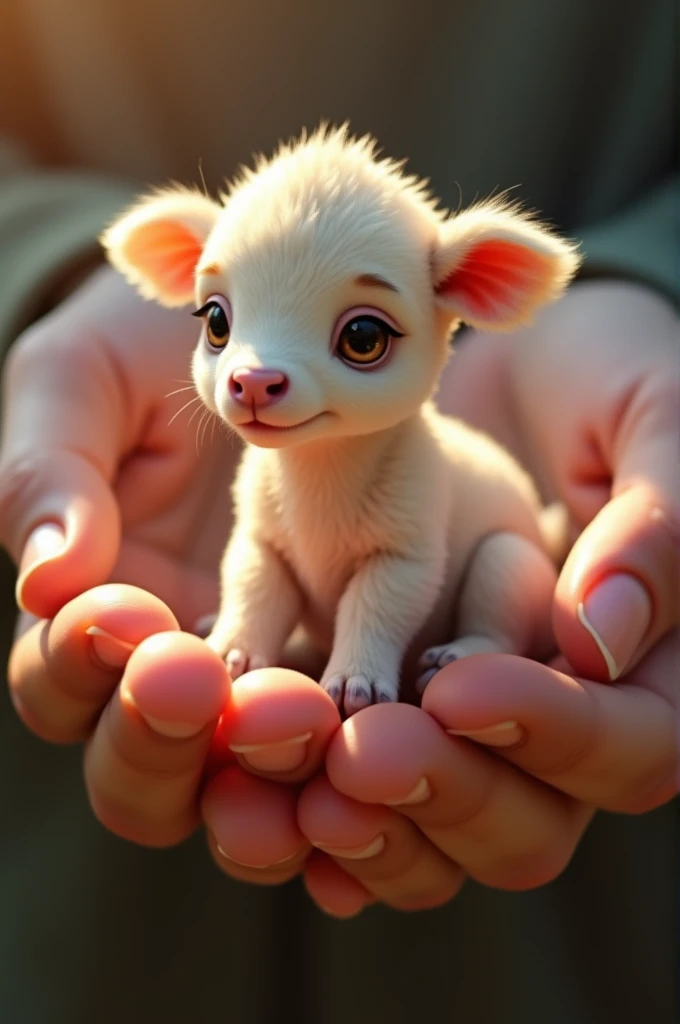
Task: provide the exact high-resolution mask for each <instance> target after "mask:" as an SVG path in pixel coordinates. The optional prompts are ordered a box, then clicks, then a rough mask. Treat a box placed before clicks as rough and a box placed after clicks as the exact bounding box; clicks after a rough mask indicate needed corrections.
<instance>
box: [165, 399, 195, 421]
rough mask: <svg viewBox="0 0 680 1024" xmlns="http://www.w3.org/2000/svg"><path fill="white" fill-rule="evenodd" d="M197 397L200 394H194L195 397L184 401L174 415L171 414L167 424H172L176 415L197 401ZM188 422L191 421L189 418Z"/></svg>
mask: <svg viewBox="0 0 680 1024" xmlns="http://www.w3.org/2000/svg"><path fill="white" fill-rule="evenodd" d="M199 399H200V395H196V396H195V398H191V399H190V400H189V401H188V402H186V403H185V404H184V405H183V406H182V408H181V409H178V410H177V412H176V413H175V414H174V416H172V417H171V418H170V421H169V423H168V426H171V425H172V424H173V423H174V422H175V420H176V419H177V417H178V416H179V414H180V413H181V412H184V410H185V409H188V408H189V406H190V405H193V404H194V402H198V401H199ZM189 423H191V420H189Z"/></svg>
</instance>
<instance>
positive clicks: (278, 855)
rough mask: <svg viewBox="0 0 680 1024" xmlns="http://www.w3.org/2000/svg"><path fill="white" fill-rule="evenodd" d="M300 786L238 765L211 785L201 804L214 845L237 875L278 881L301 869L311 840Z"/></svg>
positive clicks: (217, 855) (224, 867) (223, 862)
mask: <svg viewBox="0 0 680 1024" xmlns="http://www.w3.org/2000/svg"><path fill="white" fill-rule="evenodd" d="M296 805H297V790H296V789H295V788H294V787H292V786H282V785H280V784H278V783H275V782H270V781H268V780H267V779H260V778H256V777H255V776H254V775H251V774H249V773H248V772H246V771H244V770H243V769H242V768H240V767H239V766H238V765H233V766H231V767H229V768H225V769H223V770H222V771H221V772H220V773H219V774H218V775H216V776H215V777H214V778H213V779H211V780H210V782H209V783H208V785H207V786H206V789H205V792H204V794H203V798H202V801H201V808H202V813H203V819H204V821H205V824H206V828H207V832H208V845H209V848H210V852H211V853H212V855H213V857H214V859H215V862H216V863H217V865H218V867H219V868H220V869H221V870H222V871H224V872H226V874H228V875H230V876H231V877H232V878H236V879H239V880H240V881H244V882H255V883H257V884H260V885H278V884H279V883H281V882H286V881H288V879H290V878H293V877H294V876H295V875H297V874H298V873H299V872H300V869H301V867H302V865H303V863H304V860H305V858H306V857H307V855H308V853H309V849H310V847H309V843H308V842H307V840H306V839H305V837H304V836H303V834H302V832H301V831H300V829H299V827H298V824H297V818H296Z"/></svg>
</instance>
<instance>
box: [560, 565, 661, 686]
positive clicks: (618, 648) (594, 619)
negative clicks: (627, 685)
mask: <svg viewBox="0 0 680 1024" xmlns="http://www.w3.org/2000/svg"><path fill="white" fill-rule="evenodd" d="M576 614H577V615H578V618H579V621H580V623H581V624H582V625H583V626H585V628H586V629H587V630H588V632H589V633H590V635H591V636H592V638H593V640H594V641H595V643H596V644H597V646H598V647H599V649H600V653H601V655H602V657H603V658H604V660H605V664H606V666H607V671H608V673H609V678H610V680H611V681H612V682H613V680H614V679H617V678H618V677H619V676H620V675H621V673H622V672H623V671H624V669H625V668H626V666H627V665H628V662H629V661H630V660H631V658H632V657H633V655H634V654H635V651H636V650H637V648H638V647H639V645H640V643H641V642H642V639H643V637H644V635H645V633H646V632H647V628H648V627H649V623H650V621H651V618H652V605H651V602H650V600H649V595H648V594H647V591H646V590H645V588H644V587H643V586H642V584H641V583H639V582H638V580H636V579H635V578H634V577H633V576H628V575H626V574H624V573H614V574H613V575H611V576H607V577H606V578H605V579H604V580H603V581H602V582H601V583H598V585H597V586H596V587H595V588H594V589H593V590H591V591H590V593H589V594H588V595H587V596H586V599H585V601H582V602H581V603H580V604H579V605H578V606H577V608H576Z"/></svg>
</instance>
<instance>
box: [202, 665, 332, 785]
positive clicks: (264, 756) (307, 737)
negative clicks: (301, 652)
mask: <svg viewBox="0 0 680 1024" xmlns="http://www.w3.org/2000/svg"><path fill="white" fill-rule="evenodd" d="M339 726H340V716H339V714H338V710H337V708H336V706H335V704H334V703H333V701H332V700H331V698H330V697H329V696H328V694H326V693H325V692H324V691H323V690H322V689H321V687H320V686H319V685H318V683H315V682H314V680H312V679H309V678H308V677H307V676H303V675H301V674H300V673H299V672H293V671H292V670H290V669H257V670H256V671H254V672H249V673H247V674H246V675H244V676H241V677H239V678H238V679H236V680H234V682H233V684H232V690H231V701H230V704H229V707H228V708H227V709H226V711H225V714H224V715H223V717H222V720H221V722H220V727H219V732H218V736H217V737H216V742H217V745H218V747H219V748H221V749H222V750H229V751H231V752H232V754H235V755H236V756H237V758H238V761H239V762H240V763H241V765H242V766H243V767H244V768H246V769H247V770H248V771H249V772H252V773H254V774H257V775H262V776H263V777H271V778H274V779H276V780H277V781H284V782H300V781H302V780H304V779H307V778H309V777H310V776H311V775H313V774H314V773H315V772H316V771H318V769H319V766H320V765H321V763H322V761H323V757H324V755H325V752H326V748H327V746H328V743H329V742H330V739H331V737H332V735H333V733H334V732H335V731H336V729H338V728H339Z"/></svg>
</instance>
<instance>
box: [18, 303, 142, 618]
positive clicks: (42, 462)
mask: <svg viewBox="0 0 680 1024" xmlns="http://www.w3.org/2000/svg"><path fill="white" fill-rule="evenodd" d="M64 308H65V307H64ZM67 313H68V316H67V315H66V314H67ZM91 334H92V332H88V331H86V330H84V329H83V328H82V326H79V324H78V322H77V319H75V318H74V314H72V313H70V312H69V311H68V310H66V312H65V313H64V314H57V313H55V314H53V315H52V316H51V317H46V318H45V319H44V320H43V321H41V322H40V323H39V324H36V325H35V326H34V327H33V328H31V329H30V330H29V331H27V332H26V333H25V334H24V335H23V337H22V338H20V339H19V340H18V341H17V342H15V344H14V346H13V347H12V350H11V351H10V353H9V355H8V357H7V360H6V362H5V366H4V368H3V379H2V384H3V396H2V413H3V422H2V444H1V447H0V545H2V546H4V547H5V548H6V549H7V550H8V551H9V553H10V555H11V557H12V558H13V560H14V561H15V562H16V563H17V564H18V565H19V579H18V582H17V601H18V603H19V605H20V606H21V607H22V608H23V609H24V610H25V611H28V612H30V613H32V614H33V615H37V616H39V617H40V618H52V617H53V616H54V615H55V614H56V613H57V611H59V609H60V608H61V607H62V606H63V605H64V604H66V603H67V602H68V601H69V600H71V599H72V598H74V597H76V596H77V595H78V594H81V593H82V592H83V591H85V590H89V589H90V588H91V587H93V586H97V585H99V584H101V583H105V582H106V581H107V579H108V578H109V576H110V574H111V571H112V569H113V566H114V565H115V562H116V559H117V556H118V548H119V545H120V517H119V512H118V508H117V503H116V501H115V499H114V496H113V493H112V491H111V488H110V486H109V483H108V481H109V480H112V479H113V477H114V474H115V470H116V466H117V463H118V459H119V452H120V451H121V450H122V441H121V437H122V424H123V423H124V422H125V417H124V407H123V404H122V401H121V387H120V383H119V380H118V377H117V375H116V373H115V371H114V369H113V368H112V365H111V360H109V359H107V358H106V353H105V352H104V351H103V346H102V344H101V343H99V339H97V338H95V339H94V342H93V339H92V337H91Z"/></svg>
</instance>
